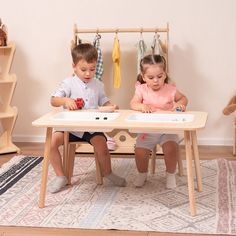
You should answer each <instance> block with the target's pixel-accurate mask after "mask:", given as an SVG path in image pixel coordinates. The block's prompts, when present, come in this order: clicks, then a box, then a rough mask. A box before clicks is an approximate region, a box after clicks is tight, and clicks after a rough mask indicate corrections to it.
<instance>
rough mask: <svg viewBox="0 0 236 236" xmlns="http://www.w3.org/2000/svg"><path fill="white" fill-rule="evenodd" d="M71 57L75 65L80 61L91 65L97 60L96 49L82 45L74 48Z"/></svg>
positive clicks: (87, 44)
mask: <svg viewBox="0 0 236 236" xmlns="http://www.w3.org/2000/svg"><path fill="white" fill-rule="evenodd" d="M71 56H72V60H73V63H74V64H75V65H76V64H77V63H78V62H79V61H80V60H82V59H83V60H85V61H86V62H88V63H92V62H94V61H97V59H98V53H97V49H96V48H95V47H94V46H93V45H92V44H89V43H82V44H79V45H77V46H75V47H74V48H73V49H72V50H71Z"/></svg>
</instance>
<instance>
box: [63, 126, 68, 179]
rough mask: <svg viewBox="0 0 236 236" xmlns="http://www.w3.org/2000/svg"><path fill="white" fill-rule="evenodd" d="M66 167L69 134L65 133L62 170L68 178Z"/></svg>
mask: <svg viewBox="0 0 236 236" xmlns="http://www.w3.org/2000/svg"><path fill="white" fill-rule="evenodd" d="M68 166H69V132H68V131H65V132H64V145H63V170H64V173H65V175H66V177H68V175H69V173H68V172H69V170H68V168H69V167H68Z"/></svg>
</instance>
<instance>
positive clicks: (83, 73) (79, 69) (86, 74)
mask: <svg viewBox="0 0 236 236" xmlns="http://www.w3.org/2000/svg"><path fill="white" fill-rule="evenodd" d="M72 66H73V69H74V72H75V74H76V75H77V76H78V77H79V78H80V79H81V80H82V81H83V82H85V83H88V82H89V81H90V80H91V79H93V77H94V75H95V72H96V61H94V62H92V63H88V62H87V61H85V60H84V59H82V60H79V61H78V63H77V64H76V65H75V64H73V65H72Z"/></svg>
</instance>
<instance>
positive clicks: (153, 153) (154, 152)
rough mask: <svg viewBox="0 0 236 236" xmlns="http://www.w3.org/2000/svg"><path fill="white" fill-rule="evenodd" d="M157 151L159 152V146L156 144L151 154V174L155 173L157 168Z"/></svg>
mask: <svg viewBox="0 0 236 236" xmlns="http://www.w3.org/2000/svg"><path fill="white" fill-rule="evenodd" d="M156 152H157V147H156V146H155V147H154V148H153V150H152V154H151V174H155V169H156Z"/></svg>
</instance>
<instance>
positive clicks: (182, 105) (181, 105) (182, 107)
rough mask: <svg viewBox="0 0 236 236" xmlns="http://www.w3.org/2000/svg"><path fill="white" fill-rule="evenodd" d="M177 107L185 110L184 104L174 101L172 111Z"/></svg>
mask: <svg viewBox="0 0 236 236" xmlns="http://www.w3.org/2000/svg"><path fill="white" fill-rule="evenodd" d="M178 109H179V110H180V111H182V112H183V111H186V106H185V105H184V104H181V103H175V104H174V107H173V109H172V111H176V110H178Z"/></svg>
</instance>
